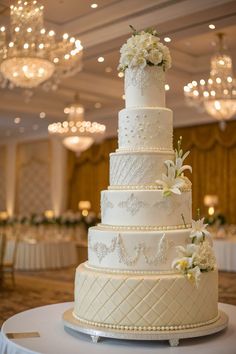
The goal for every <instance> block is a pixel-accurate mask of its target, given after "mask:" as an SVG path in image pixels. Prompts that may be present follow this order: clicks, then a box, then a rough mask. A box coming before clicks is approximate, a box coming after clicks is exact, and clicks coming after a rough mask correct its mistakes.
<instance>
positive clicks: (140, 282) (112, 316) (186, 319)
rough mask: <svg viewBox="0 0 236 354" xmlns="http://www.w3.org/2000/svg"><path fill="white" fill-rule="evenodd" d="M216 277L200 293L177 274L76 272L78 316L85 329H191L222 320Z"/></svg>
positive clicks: (204, 278) (204, 281) (203, 282)
mask: <svg viewBox="0 0 236 354" xmlns="http://www.w3.org/2000/svg"><path fill="white" fill-rule="evenodd" d="M217 302H218V272H217V270H214V271H211V272H206V273H202V274H201V279H200V282H199V285H198V287H197V286H196V285H195V284H194V283H192V282H190V281H188V280H187V279H186V278H185V277H184V276H182V275H180V274H176V273H169V274H158V273H141V272H139V273H137V272H121V273H119V272H112V271H111V272H109V271H100V270H96V269H91V268H89V267H88V266H87V265H86V263H84V264H81V265H80V266H79V267H78V268H77V270H76V277H75V307H74V313H73V314H74V316H75V317H76V318H77V319H79V320H80V321H82V322H84V323H88V324H90V325H95V326H98V327H99V326H105V327H109V328H114V329H125V330H143V331H147V330H169V329H176V330H178V329H183V328H193V327H197V326H202V325H206V324H209V323H212V322H214V321H216V320H217V318H218V307H217Z"/></svg>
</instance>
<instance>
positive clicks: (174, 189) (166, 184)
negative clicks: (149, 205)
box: [156, 166, 184, 197]
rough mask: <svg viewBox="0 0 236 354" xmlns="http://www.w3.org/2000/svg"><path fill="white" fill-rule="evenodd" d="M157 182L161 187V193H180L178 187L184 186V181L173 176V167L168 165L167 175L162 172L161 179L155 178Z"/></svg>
mask: <svg viewBox="0 0 236 354" xmlns="http://www.w3.org/2000/svg"><path fill="white" fill-rule="evenodd" d="M156 183H157V184H160V185H161V186H162V187H163V195H164V196H166V197H167V196H169V195H171V194H172V193H173V194H181V191H180V188H181V187H183V186H184V181H183V179H182V178H180V177H175V168H174V167H172V166H169V168H168V170H167V175H165V174H162V180H156Z"/></svg>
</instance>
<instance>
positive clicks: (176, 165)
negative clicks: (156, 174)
mask: <svg viewBox="0 0 236 354" xmlns="http://www.w3.org/2000/svg"><path fill="white" fill-rule="evenodd" d="M181 143H182V136H181V137H180V138H179V140H178V144H177V149H175V161H172V160H166V161H165V165H166V167H167V174H164V173H163V174H162V179H161V180H156V183H157V184H158V185H160V186H162V188H163V195H164V196H165V197H168V196H170V195H171V194H172V193H174V194H181V188H183V187H184V186H186V185H189V184H190V181H189V180H188V178H187V177H185V176H184V171H186V170H189V171H190V172H192V167H191V166H189V165H184V164H183V163H184V160H185V159H186V157H187V156H188V155H189V151H187V152H186V153H185V154H184V153H183V150H182V149H181Z"/></svg>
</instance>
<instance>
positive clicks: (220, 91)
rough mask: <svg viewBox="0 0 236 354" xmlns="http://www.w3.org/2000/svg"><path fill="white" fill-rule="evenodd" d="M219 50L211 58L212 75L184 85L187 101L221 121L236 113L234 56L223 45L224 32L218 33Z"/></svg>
mask: <svg viewBox="0 0 236 354" xmlns="http://www.w3.org/2000/svg"><path fill="white" fill-rule="evenodd" d="M218 38H219V52H218V53H217V54H215V55H213V57H212V58H211V71H210V77H209V78H208V79H207V80H204V79H201V80H200V82H199V83H198V82H197V81H195V80H194V81H192V82H190V83H188V84H187V85H186V86H185V87H184V94H185V97H186V102H187V104H188V105H190V106H194V107H196V108H201V107H202V108H204V110H205V111H206V112H207V113H208V114H209V115H211V116H212V117H214V118H215V119H217V120H219V121H225V120H228V119H230V118H232V117H233V116H234V115H235V114H236V79H235V78H233V66H232V58H231V57H230V55H228V54H227V53H226V52H225V50H224V46H223V34H222V33H219V34H218Z"/></svg>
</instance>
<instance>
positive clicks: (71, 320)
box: [63, 309, 228, 347]
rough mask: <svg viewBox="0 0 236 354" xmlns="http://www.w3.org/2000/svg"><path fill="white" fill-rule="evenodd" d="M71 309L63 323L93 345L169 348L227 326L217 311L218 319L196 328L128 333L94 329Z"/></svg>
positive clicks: (220, 312) (226, 319)
mask: <svg viewBox="0 0 236 354" xmlns="http://www.w3.org/2000/svg"><path fill="white" fill-rule="evenodd" d="M72 313H73V309H69V310H67V311H65V312H64V314H63V323H64V326H65V327H68V328H70V329H72V330H74V331H76V332H81V333H85V334H88V335H89V336H90V337H91V339H92V341H93V342H94V343H97V342H98V341H99V340H100V338H105V337H106V338H114V339H124V340H168V341H169V344H170V346H171V347H176V346H178V344H179V340H180V339H184V338H194V337H202V336H207V335H209V334H213V333H217V332H220V331H222V330H223V329H224V328H226V327H227V325H228V316H227V315H226V314H225V313H224V312H223V311H221V310H219V316H218V319H217V320H216V321H215V322H214V323H211V324H208V325H205V326H201V327H198V328H191V329H182V330H168V331H167V330H165V331H142V332H140V331H130V330H126V331H125V330H117V329H110V328H106V327H99V328H98V327H95V326H92V325H87V324H84V323H82V322H80V321H79V320H77V319H76V318H75V317H74V316H73V314H72Z"/></svg>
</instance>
